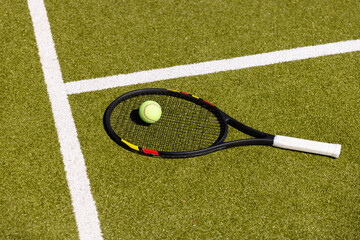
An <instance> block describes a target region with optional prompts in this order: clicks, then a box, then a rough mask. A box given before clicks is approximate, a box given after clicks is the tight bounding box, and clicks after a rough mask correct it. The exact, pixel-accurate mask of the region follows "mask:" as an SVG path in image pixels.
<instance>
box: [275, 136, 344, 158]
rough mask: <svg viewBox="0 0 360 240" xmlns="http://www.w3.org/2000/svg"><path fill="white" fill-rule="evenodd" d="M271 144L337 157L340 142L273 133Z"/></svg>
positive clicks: (339, 150)
mask: <svg viewBox="0 0 360 240" xmlns="http://www.w3.org/2000/svg"><path fill="white" fill-rule="evenodd" d="M273 146H274V147H279V148H285V149H290V150H296V151H301V152H308V153H315V154H320V155H325V156H330V157H334V158H338V157H339V156H340V152H341V145H340V144H333V143H324V142H318V141H311V140H305V139H300V138H294V137H286V136H281V135H275V137H274V143H273Z"/></svg>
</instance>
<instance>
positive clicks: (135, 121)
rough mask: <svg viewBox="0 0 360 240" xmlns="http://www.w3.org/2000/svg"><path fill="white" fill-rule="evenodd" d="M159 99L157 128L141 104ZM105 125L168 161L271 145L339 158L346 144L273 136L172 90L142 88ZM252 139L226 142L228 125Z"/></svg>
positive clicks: (134, 147)
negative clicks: (142, 115)
mask: <svg viewBox="0 0 360 240" xmlns="http://www.w3.org/2000/svg"><path fill="white" fill-rule="evenodd" d="M147 100H153V101H156V102H158V103H159V104H160V106H161V108H162V116H161V118H160V120H159V121H157V122H156V123H153V124H147V123H145V122H143V121H142V120H141V119H140V117H139V107H140V105H141V104H142V103H143V102H145V101H147ZM103 122H104V127H105V130H106V132H107V134H108V135H109V136H110V138H111V139H112V140H114V141H115V142H116V143H117V144H119V145H120V146H122V147H124V148H125V149H127V150H130V151H134V152H136V153H139V154H143V155H147V156H159V157H163V158H186V157H195V156H200V155H204V154H208V153H211V152H215V151H219V150H223V149H226V148H231V147H237V146H247V145H267V146H274V147H279V148H284V149H290V150H296V151H303V152H308V153H314V154H319V155H325V156H330V157H334V158H338V157H339V155H340V151H341V145H339V144H331V143H323V142H317V141H310V140H305V139H299V138H294V137H286V136H280V135H272V134H268V133H264V132H261V131H259V130H256V129H253V128H251V127H249V126H246V125H245V124H243V123H241V122H239V121H237V120H235V119H233V118H232V117H230V116H229V115H227V114H226V113H224V112H222V111H221V110H220V109H218V108H217V107H215V106H214V105H213V104H211V103H210V102H208V101H205V100H203V99H201V98H199V97H196V96H194V95H191V94H188V93H185V92H180V91H176V90H170V89H159V88H150V89H139V90H135V91H131V92H128V93H125V94H124V95H122V96H120V97H118V98H117V99H115V100H114V101H113V102H112V103H111V104H110V105H109V106H108V108H107V109H106V111H105V113H104V118H103ZM229 125H230V126H232V127H234V128H236V129H237V130H239V131H241V132H243V133H245V134H247V135H249V136H251V137H252V138H249V139H240V140H235V141H228V142H226V141H225V140H226V136H227V133H228V126H229Z"/></svg>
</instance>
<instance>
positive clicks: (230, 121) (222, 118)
mask: <svg viewBox="0 0 360 240" xmlns="http://www.w3.org/2000/svg"><path fill="white" fill-rule="evenodd" d="M144 94H149V95H151V94H162V95H169V96H173V97H178V98H182V99H185V100H188V101H191V102H194V103H195V104H198V105H200V106H202V107H204V108H206V109H207V110H209V111H211V112H212V113H213V114H214V115H215V116H216V117H217V118H218V121H219V123H220V125H221V124H222V125H223V126H222V130H221V132H220V134H219V137H218V139H217V140H216V141H215V142H214V143H213V144H212V145H211V146H209V147H207V148H203V149H199V150H194V151H184V152H164V151H157V150H155V149H146V148H142V147H141V146H136V145H133V144H131V143H129V142H127V141H126V139H122V138H121V137H120V136H118V135H117V134H116V133H115V131H114V130H113V129H112V127H111V124H110V116H111V114H112V111H113V110H114V108H115V107H116V106H117V105H118V104H119V103H121V102H123V101H125V100H126V99H128V98H131V97H135V96H138V95H144ZM103 124H104V128H105V130H106V132H107V134H108V135H109V136H110V138H111V139H112V140H113V141H114V142H116V143H117V144H118V145H120V146H121V147H123V148H125V149H127V150H129V151H133V152H136V153H140V154H143V155H146V156H155V157H156V156H159V157H163V158H188V157H196V156H201V155H205V154H208V153H212V152H215V151H219V150H223V149H226V148H232V147H238V146H249V145H267V146H272V145H273V143H274V137H275V136H274V135H271V134H268V133H265V132H261V131H259V130H256V129H253V128H251V127H249V126H247V125H245V124H243V123H241V122H239V121H237V120H236V119H234V118H232V117H230V116H229V115H227V114H226V113H224V112H223V111H221V110H220V109H219V108H217V107H216V106H215V105H213V104H211V103H210V102H208V101H206V100H204V99H201V98H199V97H196V96H193V95H191V94H188V93H186V92H181V91H177V90H171V89H162V88H148V89H138V90H134V91H131V92H127V93H125V94H123V95H121V96H120V97H118V98H117V99H115V100H114V101H113V102H112V103H111V104H110V105H109V106H108V108H107V109H106V111H105V113H104V117H103ZM229 125H230V126H232V127H234V128H236V129H237V130H239V131H241V132H243V133H245V134H247V135H249V136H252V137H253V138H248V139H239V140H234V141H229V142H225V140H226V137H227V134H228V130H229V127H228V126H229Z"/></svg>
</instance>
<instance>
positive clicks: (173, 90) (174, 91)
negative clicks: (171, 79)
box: [167, 89, 180, 93]
mask: <svg viewBox="0 0 360 240" xmlns="http://www.w3.org/2000/svg"><path fill="white" fill-rule="evenodd" d="M167 90H169V91H172V92H178V93H179V92H180V91H178V90H174V89H167Z"/></svg>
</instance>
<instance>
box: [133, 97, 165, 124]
mask: <svg viewBox="0 0 360 240" xmlns="http://www.w3.org/2000/svg"><path fill="white" fill-rule="evenodd" d="M161 114H162V111H161V107H160V105H159V104H158V103H157V102H155V101H151V100H149V101H146V102H143V103H142V104H141V105H140V108H139V116H140V118H141V119H142V120H143V121H144V122H146V123H155V122H157V121H159V119H160V117H161Z"/></svg>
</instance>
